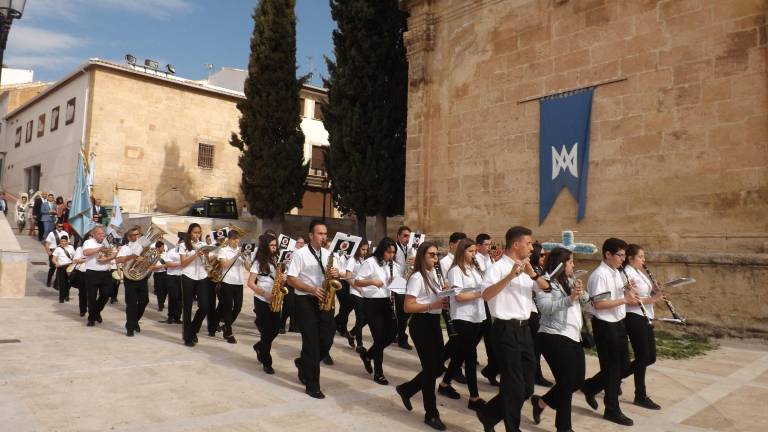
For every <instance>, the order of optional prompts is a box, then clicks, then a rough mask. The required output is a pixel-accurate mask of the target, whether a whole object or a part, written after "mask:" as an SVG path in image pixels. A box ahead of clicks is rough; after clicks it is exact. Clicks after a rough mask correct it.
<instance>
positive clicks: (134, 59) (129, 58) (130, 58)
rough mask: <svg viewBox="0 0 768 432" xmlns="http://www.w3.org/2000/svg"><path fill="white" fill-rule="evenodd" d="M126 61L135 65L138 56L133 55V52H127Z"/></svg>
mask: <svg viewBox="0 0 768 432" xmlns="http://www.w3.org/2000/svg"><path fill="white" fill-rule="evenodd" d="M125 61H126V63H128V64H129V65H131V66H133V65H135V64H136V57H134V56H133V55H131V54H126V55H125Z"/></svg>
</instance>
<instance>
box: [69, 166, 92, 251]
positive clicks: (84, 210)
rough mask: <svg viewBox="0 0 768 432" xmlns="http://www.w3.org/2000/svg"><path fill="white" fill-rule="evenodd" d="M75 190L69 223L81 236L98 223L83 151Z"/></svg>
mask: <svg viewBox="0 0 768 432" xmlns="http://www.w3.org/2000/svg"><path fill="white" fill-rule="evenodd" d="M75 175H76V177H75V191H74V193H72V208H71V209H70V210H69V224H70V225H71V226H72V229H74V230H75V231H77V234H78V235H80V237H83V236H85V234H86V233H87V232H88V231H90V230H91V229H92V228H93V227H94V226H95V225H96V224H95V223H94V222H93V211H92V210H91V200H90V196H91V194H90V191H89V190H88V179H87V177H86V176H87V174H86V172H85V159H84V158H83V152H82V151H81V152H80V156H79V158H78V161H77V171H76V173H75Z"/></svg>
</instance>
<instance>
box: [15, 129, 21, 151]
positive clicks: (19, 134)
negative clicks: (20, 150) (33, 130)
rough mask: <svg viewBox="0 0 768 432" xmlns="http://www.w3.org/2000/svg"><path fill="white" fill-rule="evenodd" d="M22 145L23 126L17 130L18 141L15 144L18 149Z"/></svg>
mask: <svg viewBox="0 0 768 432" xmlns="http://www.w3.org/2000/svg"><path fill="white" fill-rule="evenodd" d="M20 145H21V126H19V127H17V128H16V141H15V143H14V144H13V146H14V147H18V146H20Z"/></svg>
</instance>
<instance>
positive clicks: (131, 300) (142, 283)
mask: <svg viewBox="0 0 768 432" xmlns="http://www.w3.org/2000/svg"><path fill="white" fill-rule="evenodd" d="M126 236H127V237H128V244H126V245H124V246H123V247H121V248H120V252H118V254H117V259H116V260H115V261H117V263H118V264H122V265H123V268H124V269H128V268H130V267H131V266H132V265H134V264H135V263H137V262H139V261H142V260H143V259H144V258H143V257H142V256H141V252H142V251H143V250H144V248H143V247H142V246H141V242H140V241H139V239H140V238H141V230H140V229H139V227H133V228H131V229H130V230H128V232H127V233H126ZM148 280H149V274H147V275H146V277H145V278H144V279H142V280H138V281H135V280H131V279H129V278H127V277H126V278H124V279H123V282H124V283H125V334H126V336H128V337H133V335H134V331H136V332H141V327H139V321H140V320H141V317H142V316H144V311H145V310H146V308H147V304H149V286H148V284H147V281H148Z"/></svg>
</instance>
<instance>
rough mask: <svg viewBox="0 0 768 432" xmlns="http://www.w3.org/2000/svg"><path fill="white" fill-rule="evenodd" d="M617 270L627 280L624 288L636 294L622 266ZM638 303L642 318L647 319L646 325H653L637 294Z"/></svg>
mask: <svg viewBox="0 0 768 432" xmlns="http://www.w3.org/2000/svg"><path fill="white" fill-rule="evenodd" d="M619 271H621V274H623V275H624V279H626V280H627V283H626V284H624V289H625V290H626V291H631V292H633V293H635V294H637V291H635V289H634V288H632V285H631V283H630V280H629V276H627V271H626V270H624V266H621V267H619ZM638 305H639V306H640V311H641V312H642V313H643V318H645V319H647V320H648V325H653V322H652V321H651V317H649V316H648V311H647V310H646V309H645V305H644V304H643V299H641V298H639V296H638Z"/></svg>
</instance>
